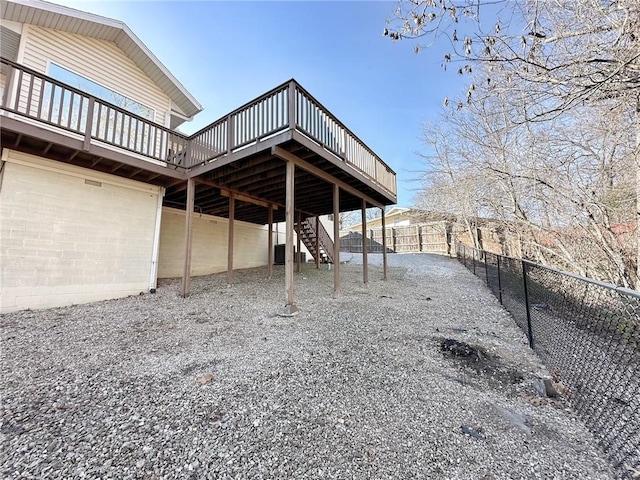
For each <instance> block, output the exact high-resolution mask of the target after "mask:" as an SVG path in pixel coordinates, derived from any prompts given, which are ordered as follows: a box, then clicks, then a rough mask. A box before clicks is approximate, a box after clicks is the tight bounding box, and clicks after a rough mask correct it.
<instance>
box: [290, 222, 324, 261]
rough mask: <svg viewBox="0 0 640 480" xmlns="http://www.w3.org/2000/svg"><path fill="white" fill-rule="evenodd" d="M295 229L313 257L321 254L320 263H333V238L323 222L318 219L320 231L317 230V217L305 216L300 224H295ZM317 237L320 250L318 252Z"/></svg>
mask: <svg viewBox="0 0 640 480" xmlns="http://www.w3.org/2000/svg"><path fill="white" fill-rule="evenodd" d="M295 230H296V233H297V234H298V235H300V240H302V243H304V246H305V247H307V250H309V252H310V253H311V255H313V258H317V257H316V255H320V257H319V258H320V263H333V240H331V237H330V236H329V233H328V232H327V230H326V229H325V228H324V226H323V225H322V222H320V221H318V229H317V230H318V231H316V217H309V218H305V219H304V220H303V221H302V222H301V223H300V225H298V224H296V225H295ZM316 238H317V239H318V242H317V243H318V250H319V252H316Z"/></svg>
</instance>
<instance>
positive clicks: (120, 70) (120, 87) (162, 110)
mask: <svg viewBox="0 0 640 480" xmlns="http://www.w3.org/2000/svg"><path fill="white" fill-rule="evenodd" d="M23 35H24V36H25V49H24V57H23V60H22V63H23V64H24V65H26V66H28V67H31V68H33V69H35V70H38V71H40V72H42V73H47V65H48V62H50V61H52V62H55V63H57V64H58V65H60V66H61V67H64V68H67V69H68V70H71V71H73V72H75V73H78V74H79V75H82V76H84V77H86V78H88V79H90V80H93V81H94V82H97V83H100V84H101V85H104V86H105V87H108V88H110V89H112V90H114V91H116V92H118V93H120V94H122V95H125V96H126V97H129V98H131V99H132V100H135V101H137V102H140V103H142V104H144V105H146V106H148V107H151V108H153V109H154V110H155V116H156V118H155V121H156V122H157V123H160V124H164V123H165V118H166V117H165V115H166V113H167V112H168V111H170V109H171V101H170V99H169V97H168V96H167V95H166V94H165V93H164V92H163V91H162V90H161V89H160V87H158V86H157V85H156V84H155V83H154V82H153V81H152V80H151V79H150V78H149V77H147V76H146V75H145V74H144V72H143V71H142V70H141V69H140V68H138V66H137V65H136V64H135V63H134V62H133V60H131V59H130V58H129V57H127V56H126V55H125V53H124V52H123V51H122V50H121V49H120V48H119V47H118V46H117V45H116V44H115V43H113V42H109V41H105V40H98V39H95V38H91V37H85V36H81V35H74V34H72V33H67V32H61V31H58V30H50V29H46V28H41V27H35V26H33V25H30V26H29V27H28V28H25V29H24V33H23Z"/></svg>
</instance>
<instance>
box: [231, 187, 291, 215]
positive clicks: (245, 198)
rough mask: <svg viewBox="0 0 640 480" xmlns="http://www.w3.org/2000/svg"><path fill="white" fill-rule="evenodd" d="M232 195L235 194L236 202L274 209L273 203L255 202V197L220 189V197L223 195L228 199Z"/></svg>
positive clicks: (276, 206) (276, 207)
mask: <svg viewBox="0 0 640 480" xmlns="http://www.w3.org/2000/svg"><path fill="white" fill-rule="evenodd" d="M231 194H233V195H234V196H235V198H236V200H238V201H240V202H247V203H252V204H253V205H258V206H259V207H269V205H271V206H272V208H273V207H274V204H273V203H270V202H267V201H266V200H255V199H254V198H253V197H250V196H249V195H243V194H241V193H234V192H231V191H230V190H227V189H224V188H221V189H220V195H222V196H223V197H228V196H230V195H231ZM275 209H276V210H277V209H278V205H275Z"/></svg>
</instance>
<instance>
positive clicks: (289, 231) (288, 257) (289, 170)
mask: <svg viewBox="0 0 640 480" xmlns="http://www.w3.org/2000/svg"><path fill="white" fill-rule="evenodd" d="M295 168H296V167H295V164H294V163H293V162H291V161H287V162H286V182H285V185H286V187H285V188H286V201H285V219H286V228H285V230H286V235H285V250H284V289H285V293H286V297H287V303H286V305H285V306H284V312H283V313H282V315H287V316H288V315H295V314H296V313H298V307H296V305H295V303H294V301H293V221H294V218H293V217H294V211H293V209H294V198H295V190H294V189H295Z"/></svg>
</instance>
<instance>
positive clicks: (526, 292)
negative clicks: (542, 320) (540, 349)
mask: <svg viewBox="0 0 640 480" xmlns="http://www.w3.org/2000/svg"><path fill="white" fill-rule="evenodd" d="M522 286H523V287H524V304H525V307H526V310H527V336H528V337H529V347H530V348H531V349H532V350H533V330H532V329H531V309H530V308H529V285H528V282H527V263H526V262H525V261H524V260H522Z"/></svg>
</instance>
